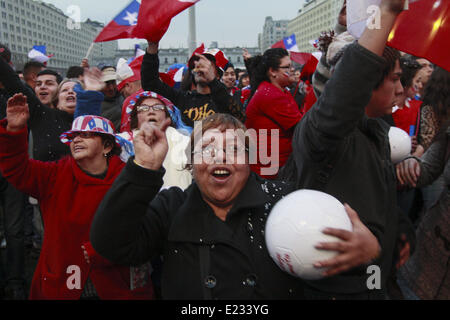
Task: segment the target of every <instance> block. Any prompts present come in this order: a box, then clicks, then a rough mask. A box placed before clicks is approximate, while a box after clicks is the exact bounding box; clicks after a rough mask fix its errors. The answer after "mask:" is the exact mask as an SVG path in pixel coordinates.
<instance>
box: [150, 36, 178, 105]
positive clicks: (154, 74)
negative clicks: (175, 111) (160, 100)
mask: <svg viewBox="0 0 450 320" xmlns="http://www.w3.org/2000/svg"><path fill="white" fill-rule="evenodd" d="M141 82H142V88H143V89H144V90H146V91H153V92H156V93H158V94H160V95H162V96H163V97H165V98H167V99H169V100H170V101H172V103H173V104H175V105H176V106H177V107H178V108H180V107H181V105H182V102H183V100H184V93H183V92H182V91H180V90H177V89H174V88H172V87H171V86H169V85H167V84H165V83H164V82H163V81H161V79H160V78H159V58H158V43H154V42H149V43H148V47H147V52H146V54H145V56H144V60H143V61H142V68H141Z"/></svg>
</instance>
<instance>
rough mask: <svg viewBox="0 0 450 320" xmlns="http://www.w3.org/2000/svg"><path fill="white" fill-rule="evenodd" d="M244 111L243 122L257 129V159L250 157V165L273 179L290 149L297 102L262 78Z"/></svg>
mask: <svg viewBox="0 0 450 320" xmlns="http://www.w3.org/2000/svg"><path fill="white" fill-rule="evenodd" d="M246 112H247V121H246V122H245V125H246V126H247V128H248V129H255V130H256V137H257V139H258V144H257V145H258V148H257V150H258V157H257V159H258V160H257V163H252V161H251V159H250V167H251V169H252V171H254V172H256V173H257V174H259V175H260V176H262V177H264V178H266V179H276V177H277V175H278V170H279V169H280V168H281V167H282V166H284V164H285V163H286V161H287V159H288V158H289V155H290V154H291V152H292V136H293V134H294V128H295V125H296V124H297V123H298V122H299V121H300V119H301V115H300V111H299V109H298V106H297V103H296V102H295V100H294V98H293V97H292V95H291V94H290V92H289V91H287V90H285V91H282V90H280V89H279V88H277V87H276V86H274V85H273V84H271V83H269V82H266V81H264V82H262V83H261V84H260V85H259V87H258V90H257V91H256V93H255V95H254V96H253V98H252V99H251V100H250V103H249V105H248V107H247V110H246ZM264 129H265V130H267V131H264ZM277 130H278V132H277ZM275 139H277V140H278V143H277V141H276V140H275ZM272 140H273V141H272ZM255 162H256V161H255ZM263 163H264V164H263ZM262 168H265V171H266V170H268V169H267V168H272V169H271V172H267V171H266V172H264V171H261V169H262Z"/></svg>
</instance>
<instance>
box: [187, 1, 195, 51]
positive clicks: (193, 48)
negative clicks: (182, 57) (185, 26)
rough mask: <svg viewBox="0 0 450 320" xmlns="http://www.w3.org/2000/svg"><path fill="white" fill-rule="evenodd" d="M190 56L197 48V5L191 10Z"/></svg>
mask: <svg viewBox="0 0 450 320" xmlns="http://www.w3.org/2000/svg"><path fill="white" fill-rule="evenodd" d="M188 48H189V56H191V55H192V53H193V52H194V50H195V49H196V48H197V34H196V27H195V5H193V6H191V7H190V8H189V37H188Z"/></svg>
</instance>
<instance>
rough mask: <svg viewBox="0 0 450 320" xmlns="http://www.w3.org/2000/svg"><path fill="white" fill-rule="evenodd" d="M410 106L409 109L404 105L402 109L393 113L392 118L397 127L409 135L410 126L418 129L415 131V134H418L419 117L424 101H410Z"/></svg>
mask: <svg viewBox="0 0 450 320" xmlns="http://www.w3.org/2000/svg"><path fill="white" fill-rule="evenodd" d="M409 104H410V106H409V107H407V106H406V105H403V108H402V109H397V110H396V111H395V112H393V113H392V118H394V123H395V126H396V127H397V128H400V129H402V130H404V131H405V132H406V133H407V134H408V135H409V134H410V132H409V129H410V126H415V127H416V129H415V130H414V134H415V132H417V118H418V116H419V112H420V106H421V105H422V101H418V100H410V101H409Z"/></svg>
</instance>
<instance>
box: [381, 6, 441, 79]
mask: <svg viewBox="0 0 450 320" xmlns="http://www.w3.org/2000/svg"><path fill="white" fill-rule="evenodd" d="M449 40H450V1H449V0H410V1H409V9H408V10H405V11H403V12H402V13H401V14H400V16H399V17H398V18H397V21H396V23H395V25H394V27H393V29H392V32H391V34H390V35H389V39H388V44H389V45H390V46H391V47H394V48H396V49H398V50H401V51H404V52H406V53H410V54H412V55H415V56H418V57H421V58H425V59H427V60H430V61H431V62H433V63H434V64H436V65H438V66H440V67H442V68H444V69H446V70H447V71H450V59H449V57H450V41H449Z"/></svg>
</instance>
